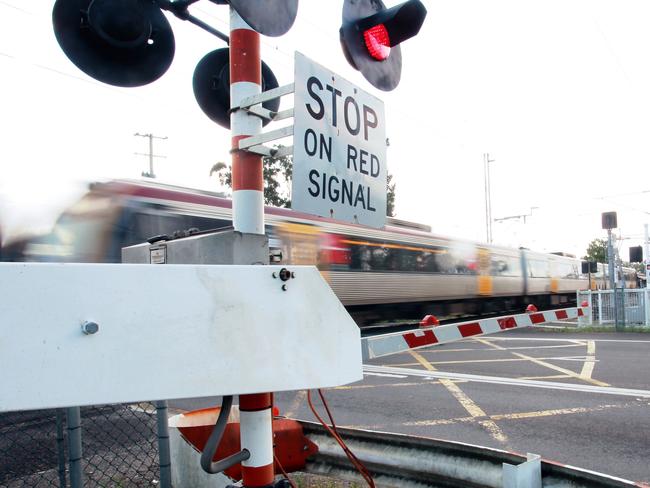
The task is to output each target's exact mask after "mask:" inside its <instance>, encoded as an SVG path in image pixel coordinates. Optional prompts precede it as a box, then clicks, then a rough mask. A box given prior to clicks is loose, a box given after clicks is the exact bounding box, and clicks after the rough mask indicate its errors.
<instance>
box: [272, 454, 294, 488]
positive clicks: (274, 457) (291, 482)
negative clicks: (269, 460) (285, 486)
mask: <svg viewBox="0 0 650 488" xmlns="http://www.w3.org/2000/svg"><path fill="white" fill-rule="evenodd" d="M273 459H274V460H275V464H277V465H278V468H280V471H281V472H282V476H284V477H285V478H286V480H287V481H288V482H289V484H290V485H291V488H298V486H297V485H296V483H295V482H294V481H293V479H291V477H290V476H289V474H288V473H287V472H286V471H285V470H284V468H283V467H282V463H281V462H280V459H279V458H278V457H277V456H276V455H275V451H274V452H273Z"/></svg>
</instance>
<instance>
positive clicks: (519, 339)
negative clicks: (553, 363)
mask: <svg viewBox="0 0 650 488" xmlns="http://www.w3.org/2000/svg"><path fill="white" fill-rule="evenodd" d="M486 340H489V341H550V342H566V341H571V340H581V339H576V338H575V337H573V338H571V339H557V338H551V337H489V338H487V339H486ZM582 340H583V341H584V340H587V339H582ZM590 340H593V341H594V342H622V343H625V342H629V343H642V344H650V340H641V339H590Z"/></svg>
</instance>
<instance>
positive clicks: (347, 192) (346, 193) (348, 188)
mask: <svg viewBox="0 0 650 488" xmlns="http://www.w3.org/2000/svg"><path fill="white" fill-rule="evenodd" d="M349 183H350V184H349V185H348V182H347V181H345V180H343V185H342V190H343V191H342V195H341V203H342V204H343V205H345V199H346V197H347V200H348V205H352V182H351V181H350V182H349Z"/></svg>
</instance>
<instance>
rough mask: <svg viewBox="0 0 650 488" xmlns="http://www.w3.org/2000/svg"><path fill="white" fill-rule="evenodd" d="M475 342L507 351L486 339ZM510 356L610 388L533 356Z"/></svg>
mask: <svg viewBox="0 0 650 488" xmlns="http://www.w3.org/2000/svg"><path fill="white" fill-rule="evenodd" d="M474 340H475V341H477V342H480V343H482V344H485V345H487V346H490V347H493V348H495V349H499V350H502V351H506V350H507V349H506V348H504V347H501V346H499V345H497V344H492V343H491V342H490V341H486V340H484V339H478V338H477V339H474ZM510 354H513V355H514V356H517V357H518V358H521V359H525V360H527V361H531V362H533V363H535V364H539V365H540V366H544V367H545V368H549V369H552V370H555V371H558V372H560V373H563V374H565V375H567V376H570V377H572V378H576V379H579V380H583V381H586V382H588V383H592V384H594V385H596V386H610V385H609V384H608V383H605V382H604V381H599V380H595V379H593V378H583V377H582V376H581V375H580V374H578V373H576V372H575V371H571V370H569V369H564V368H561V367H560V366H555V365H554V364H550V363H547V362H545V361H543V360H542V359H538V358H534V357H531V356H526V355H525V354H521V353H518V352H512V353H510ZM543 359H552V358H543Z"/></svg>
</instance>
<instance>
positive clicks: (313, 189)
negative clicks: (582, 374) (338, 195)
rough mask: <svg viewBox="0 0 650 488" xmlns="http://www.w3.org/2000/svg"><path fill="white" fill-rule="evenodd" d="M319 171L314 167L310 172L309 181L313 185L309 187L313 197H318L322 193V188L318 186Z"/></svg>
mask: <svg viewBox="0 0 650 488" xmlns="http://www.w3.org/2000/svg"><path fill="white" fill-rule="evenodd" d="M317 178H318V171H316V170H315V169H312V170H311V171H310V172H309V182H310V183H311V186H310V187H309V188H308V190H309V194H310V195H311V196H312V197H317V196H318V194H319V193H320V188H319V187H318V180H317Z"/></svg>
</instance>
